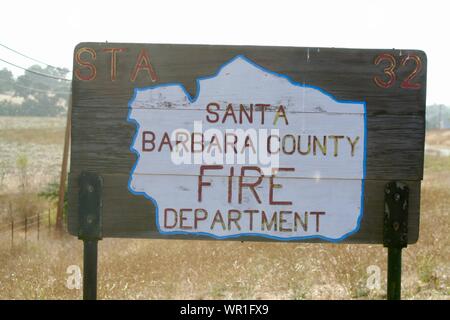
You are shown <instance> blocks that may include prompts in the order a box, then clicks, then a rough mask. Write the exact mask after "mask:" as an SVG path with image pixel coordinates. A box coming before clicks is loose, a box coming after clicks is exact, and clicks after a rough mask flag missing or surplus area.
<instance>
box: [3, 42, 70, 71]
mask: <svg viewBox="0 0 450 320" xmlns="http://www.w3.org/2000/svg"><path fill="white" fill-rule="evenodd" d="M0 46H2V47H3V48H6V49H8V50H10V51H12V52H14V53H16V54H18V55H20V56H22V57H25V58H27V59H30V60H33V61H34V62H37V63H40V64H44V65H46V66H49V67H52V68H55V69H63V68H60V67H55V66H52V65H51V64H48V63H45V62H43V61H41V60H38V59H35V58H32V57H30V56H27V55H26V54H23V53H21V52H19V51H17V50H14V49H12V48H10V47H8V46H5V45H4V44H1V43H0ZM69 71H70V70H69Z"/></svg>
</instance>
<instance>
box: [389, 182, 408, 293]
mask: <svg viewBox="0 0 450 320" xmlns="http://www.w3.org/2000/svg"><path fill="white" fill-rule="evenodd" d="M408 198H409V188H408V186H407V185H406V184H404V183H401V182H396V181H393V182H389V183H388V184H386V187H385V189H384V226H383V244H384V246H385V247H387V248H388V268H387V291H386V292H387V299H388V300H400V298H401V287H402V249H403V248H405V247H406V246H407V245H408V200H409V199H408Z"/></svg>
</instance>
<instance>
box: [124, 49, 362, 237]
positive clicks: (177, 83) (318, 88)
mask: <svg viewBox="0 0 450 320" xmlns="http://www.w3.org/2000/svg"><path fill="white" fill-rule="evenodd" d="M236 59H243V60H245V61H246V62H248V63H250V64H251V65H253V66H255V67H256V68H258V69H260V70H262V71H263V72H266V73H268V74H271V75H274V76H277V77H280V78H284V79H286V80H288V81H289V83H290V84H292V85H294V86H297V87H302V88H311V89H315V90H318V91H320V92H321V93H322V94H324V95H326V96H328V97H330V98H331V99H332V100H334V101H335V102H337V103H347V104H363V106H364V155H363V177H362V179H361V200H360V212H359V216H358V221H357V226H356V227H355V229H353V230H352V231H350V232H348V233H346V234H344V235H343V236H341V237H339V238H336V239H335V238H328V237H324V236H322V235H309V236H300V237H292V238H283V237H277V236H272V235H268V234H262V233H239V234H235V235H229V236H217V235H214V234H212V233H208V232H187V231H162V230H161V228H160V226H159V219H158V211H159V207H158V203H157V202H156V200H155V199H153V198H152V197H150V196H149V195H148V194H147V193H146V192H137V191H134V190H133V189H132V188H131V180H132V176H133V174H134V170H135V169H136V166H137V163H138V162H139V158H140V155H139V152H138V151H137V150H136V149H135V148H134V147H133V146H134V144H135V142H136V137H137V135H138V132H139V129H140V125H139V123H138V122H137V121H136V120H134V119H131V118H130V113H131V110H132V107H131V105H132V104H133V102H134V100H135V99H136V95H137V93H138V92H139V91H144V90H148V89H156V88H160V87H170V86H179V87H180V88H181V89H182V90H183V92H184V94H185V95H186V97H187V98H188V99H189V102H190V103H194V102H195V101H196V100H197V98H198V97H199V95H200V90H201V86H200V81H201V80H207V79H210V78H215V77H217V76H218V75H219V73H220V72H221V71H222V69H223V68H224V67H226V66H227V65H229V64H230V63H232V62H233V61H234V60H236ZM196 87H197V92H196V95H195V96H194V97H192V96H191V95H190V93H189V92H188V91H187V90H186V88H185V87H184V85H183V84H182V83H180V82H172V83H166V84H157V85H154V86H148V87H144V88H135V89H134V93H133V97H132V98H131V99H130V101H129V102H128V115H127V121H128V122H130V123H132V124H134V125H135V126H136V132H135V134H134V135H133V141H132V144H131V146H130V151H131V152H133V153H135V154H136V156H137V159H136V161H135V163H134V165H133V168H132V169H131V173H130V178H129V179H128V190H129V191H130V192H131V193H132V194H133V195H138V196H144V197H145V198H146V199H149V200H150V201H151V202H152V203H153V205H154V206H155V222H156V226H157V228H158V231H159V233H161V234H164V235H191V236H206V237H212V238H215V239H219V240H220V239H222V240H223V239H230V238H239V237H263V238H269V239H272V240H278V241H296V240H307V239H321V240H325V241H329V242H340V241H342V240H344V239H345V238H347V237H349V236H351V235H352V234H354V233H356V232H358V231H359V229H360V226H361V219H362V216H363V212H364V181H365V178H366V160H367V110H366V107H367V104H366V102H365V101H352V100H337V99H336V98H335V97H334V96H333V95H331V94H330V93H328V92H327V91H325V90H324V89H322V88H320V87H316V86H312V85H308V84H301V83H298V82H295V81H294V80H292V79H291V78H290V77H288V76H286V75H284V74H280V73H277V72H274V71H271V70H268V69H266V68H264V67H262V66H260V65H258V64H257V63H256V62H254V61H252V60H250V59H249V58H247V57H246V56H245V55H242V54H240V55H237V56H235V57H234V58H233V59H231V60H229V61H227V62H225V63H224V64H223V65H221V66H220V67H219V69H218V70H217V72H216V73H214V74H213V75H210V76H205V77H199V78H197V79H196Z"/></svg>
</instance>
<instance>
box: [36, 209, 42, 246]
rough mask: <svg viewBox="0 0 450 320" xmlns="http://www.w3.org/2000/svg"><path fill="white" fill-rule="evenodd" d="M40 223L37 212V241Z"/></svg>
mask: <svg viewBox="0 0 450 320" xmlns="http://www.w3.org/2000/svg"><path fill="white" fill-rule="evenodd" d="M40 221H41V216H40V214H39V212H38V214H37V239H38V241H39V223H40Z"/></svg>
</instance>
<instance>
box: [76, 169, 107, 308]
mask: <svg viewBox="0 0 450 320" xmlns="http://www.w3.org/2000/svg"><path fill="white" fill-rule="evenodd" d="M102 186H103V181H102V178H101V176H99V175H98V174H96V173H92V172H82V173H81V174H80V176H79V178H78V187H79V193H78V203H79V206H78V217H79V223H78V239H80V240H83V245H84V252H83V299H84V300H95V299H97V258H98V240H101V239H102V212H101V211H102V198H101V197H102Z"/></svg>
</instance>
